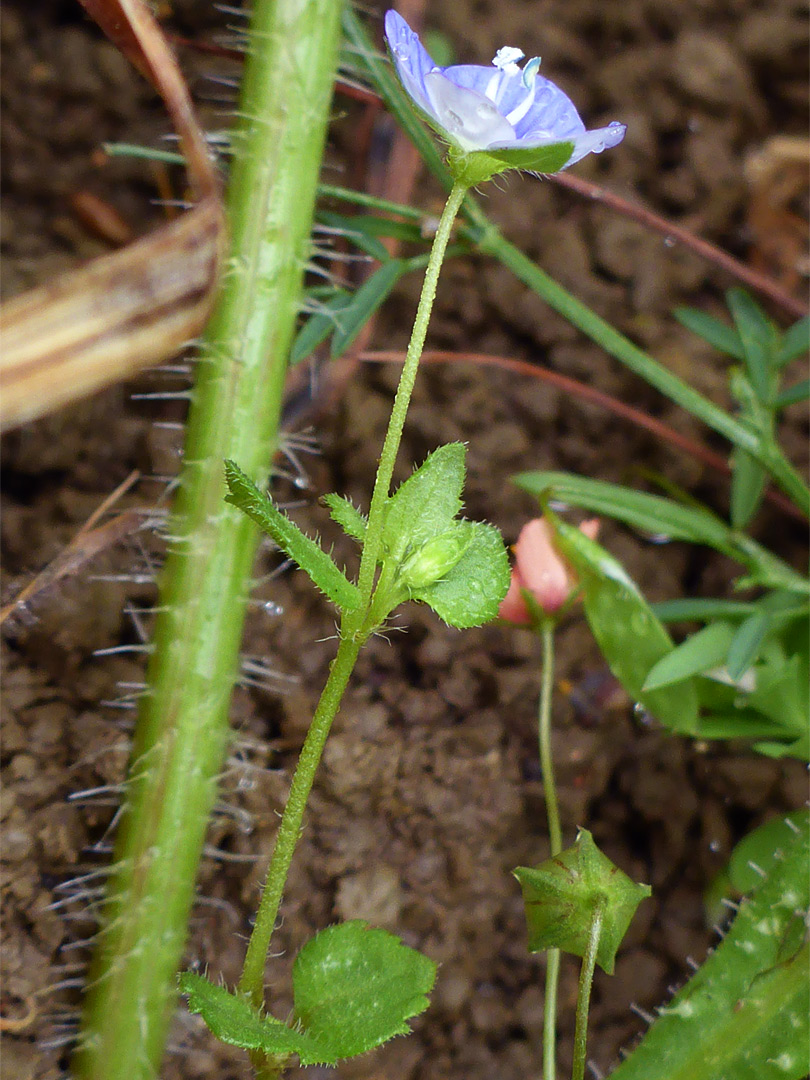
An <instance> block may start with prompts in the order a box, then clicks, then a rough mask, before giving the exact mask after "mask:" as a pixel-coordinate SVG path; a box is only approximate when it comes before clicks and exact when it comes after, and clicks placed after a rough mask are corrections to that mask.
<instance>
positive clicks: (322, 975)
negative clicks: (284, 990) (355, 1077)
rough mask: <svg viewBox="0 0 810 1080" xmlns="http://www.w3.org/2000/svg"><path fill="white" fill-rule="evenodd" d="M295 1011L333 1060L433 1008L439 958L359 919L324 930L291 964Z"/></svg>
mask: <svg viewBox="0 0 810 1080" xmlns="http://www.w3.org/2000/svg"><path fill="white" fill-rule="evenodd" d="M292 977H293V998H294V1002H295V1014H296V1017H297V1019H298V1021H299V1022H300V1023H301V1024H302V1026H303V1027H304V1029H305V1031H306V1033H307V1036H308V1037H309V1038H311V1039H313V1040H315V1041H316V1042H317V1045H318V1047H319V1049H320V1050H321V1051H322V1052H323V1054H324V1056H323V1057H321V1058H320V1059H319V1061H318V1062H316V1061H315V1060H314V1059H313V1058H312V1057H307V1059H306V1060H305V1059H304V1056H303V1055H302V1056H301V1062H302V1064H334V1063H335V1062H337V1061H340V1060H341V1059H342V1058H347V1057H354V1056H355V1055H357V1054H363V1053H365V1052H366V1051H367V1050H371V1049H373V1048H374V1047H375V1046H379V1045H380V1044H381V1043H384V1042H387V1041H388V1040H389V1039H392V1038H393V1037H394V1036H395V1035H407V1034H409V1032H410V1028H409V1026H408V1023H407V1021H408V1020H409V1019H410V1018H411V1017H413V1016H418V1015H419V1013H421V1012H424V1010H425V1009H426V1008H427V1007H428V1004H429V1001H428V997H427V995H428V993H429V992H430V991H431V989H432V988H433V983H434V982H435V979H436V964H435V963H434V962H433V961H432V960H430V959H429V958H428V957H427V956H423V955H422V953H419V952H417V951H416V950H415V949H411V948H408V946H407V945H403V943H402V942H401V941H400V939H399V938H398V937H395V936H394V935H393V934H389V933H388V932H387V931H385V930H379V929H373V928H371V927H369V926H368V924H367V923H365V922H363V921H361V920H354V921H352V922H347V923H341V924H340V925H338V926H330V927H328V928H327V929H326V930H322V931H321V932H320V933H319V934H317V935H316V936H315V937H314V938H312V939H311V940H310V941H308V942H307V944H306V945H305V946H304V947H303V948H302V949H301V951H300V953H299V954H298V956H297V958H296V961H295V964H294V965H293V976H292Z"/></svg>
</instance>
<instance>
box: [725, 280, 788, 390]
mask: <svg viewBox="0 0 810 1080" xmlns="http://www.w3.org/2000/svg"><path fill="white" fill-rule="evenodd" d="M726 301H727V303H728V306H729V309H730V311H731V314H732V316H733V318H734V324H735V326H736V327H737V333H738V334H739V335H740V341H741V342H742V346H743V352H744V354H745V357H744V362H745V366H746V369H747V371H748V377H749V379H750V380H751V386H752V387H753V388H754V392H755V394H756V396H757V398H758V399H759V401H761V402H762V403H763V404H768V403H770V400H771V397H772V389H773V378H772V366H773V358H774V355H775V353H776V349H777V331H776V327H775V326H774V325H773V323H772V322H771V320H770V319H769V318H768V317H767V315H766V314H765V312H764V311H763V310H762V308H761V307H760V306H759V304H757V303H756V301H755V300H754V299H753V298H752V297H751V296H750V295H749V294H748V293H747V292H745V290H744V289H729V290H728V292H727V293H726Z"/></svg>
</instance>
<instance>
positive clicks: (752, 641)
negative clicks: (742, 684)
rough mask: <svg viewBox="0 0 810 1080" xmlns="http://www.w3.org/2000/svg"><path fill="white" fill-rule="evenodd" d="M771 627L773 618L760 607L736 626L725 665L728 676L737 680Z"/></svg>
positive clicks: (758, 650) (752, 661) (756, 652)
mask: <svg viewBox="0 0 810 1080" xmlns="http://www.w3.org/2000/svg"><path fill="white" fill-rule="evenodd" d="M772 628H773V619H772V618H771V616H770V615H769V614H768V612H766V611H762V610H761V609H760V610H759V611H757V612H755V613H754V614H753V615H750V616H749V617H748V618H747V619H746V620H745V621H744V622H743V623H742V624H741V625H740V627H739V628H738V630H737V632H736V634H735V635H734V638H733V640H732V642H731V644H730V645H729V648H728V657H727V658H726V667H727V669H728V674H729V678H731V679H733V681H734V682H738V681H739V680H740V679H741V678H742V677H743V675H744V674H745V672H746V671H748V669H749V668H750V667H751V665H752V664H753V663H754V662H755V661H756V659H757V657H758V656H759V652H760V648H761V646H762V642H763V641H764V640H765V638H766V636H767V635H768V633H770V631H771V630H772Z"/></svg>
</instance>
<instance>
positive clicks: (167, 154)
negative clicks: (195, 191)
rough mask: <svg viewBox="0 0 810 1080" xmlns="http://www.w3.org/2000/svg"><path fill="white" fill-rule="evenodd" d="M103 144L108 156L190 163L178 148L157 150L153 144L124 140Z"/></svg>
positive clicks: (174, 163) (165, 163) (163, 162)
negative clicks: (123, 141) (125, 141)
mask: <svg viewBox="0 0 810 1080" xmlns="http://www.w3.org/2000/svg"><path fill="white" fill-rule="evenodd" d="M101 146H102V149H103V150H104V153H105V154H107V156H108V157H130V158H143V159H144V160H146V161H159V162H161V164H163V165H186V164H188V163H187V161H186V158H185V156H184V155H183V154H179V153H177V151H176V150H157V149H155V148H154V147H152V146H139V145H138V144H137V143H122V142H111V143H102V144H101Z"/></svg>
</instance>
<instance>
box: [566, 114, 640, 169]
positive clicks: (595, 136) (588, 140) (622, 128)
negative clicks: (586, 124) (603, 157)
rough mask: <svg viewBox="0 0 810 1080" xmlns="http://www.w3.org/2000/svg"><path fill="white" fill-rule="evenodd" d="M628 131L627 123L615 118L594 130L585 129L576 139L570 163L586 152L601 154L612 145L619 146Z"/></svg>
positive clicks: (583, 155) (582, 156)
mask: <svg viewBox="0 0 810 1080" xmlns="http://www.w3.org/2000/svg"><path fill="white" fill-rule="evenodd" d="M626 131H627V125H626V124H620V123H619V122H618V120H614V121H613V122H612V123H610V124H608V126H607V127H603V128H595V129H594V130H593V131H585V132H583V133H582V135H579V136H578V137H577V138H575V139H574V152H573V154H572V155H571V158H570V160H569V161H568V164H567V165H566V166H565V167H566V169H567V168H568V166H569V165H573V164H574V163H575V162H577V161H579V160H580V159H581V158H584V157H585V155H586V154H601V153H602V151H603V150H610V148H611V147H612V146H618V145H619V143H620V142H621V141H622V139H623V138H624V133H625V132H626Z"/></svg>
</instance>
